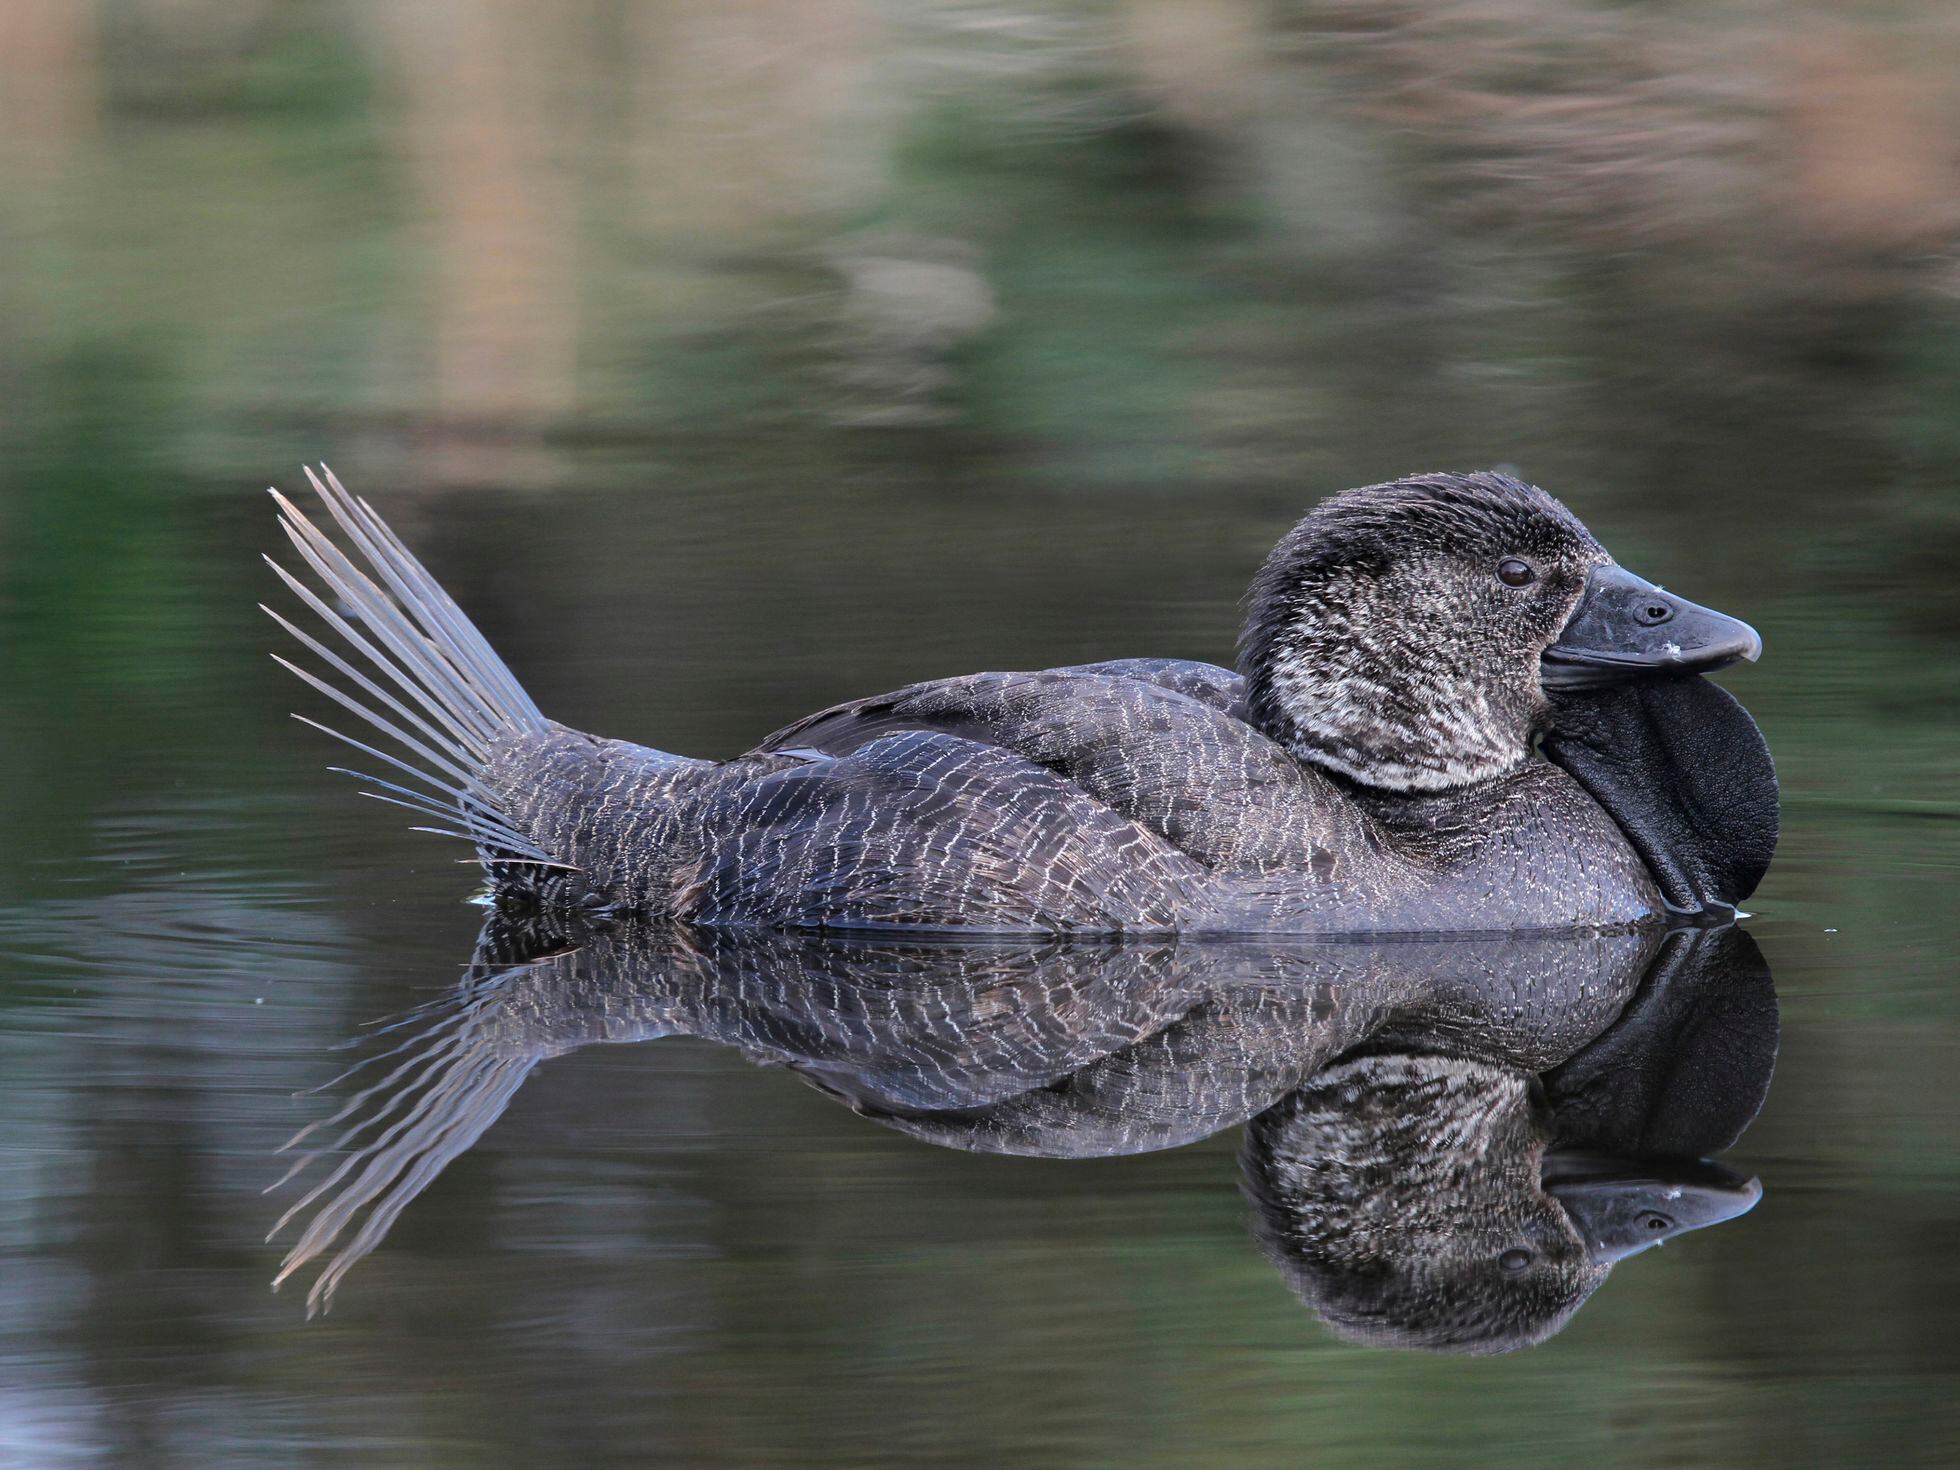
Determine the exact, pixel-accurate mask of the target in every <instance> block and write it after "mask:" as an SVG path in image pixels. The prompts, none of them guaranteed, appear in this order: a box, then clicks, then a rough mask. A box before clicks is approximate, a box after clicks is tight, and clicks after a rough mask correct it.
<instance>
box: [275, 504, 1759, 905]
mask: <svg viewBox="0 0 1960 1470" xmlns="http://www.w3.org/2000/svg"><path fill="white" fill-rule="evenodd" d="M315 484H316V487H317V488H318V489H319V491H320V494H321V496H322V498H323V500H324V502H325V504H326V505H327V508H328V509H329V511H330V512H331V514H332V515H333V517H334V519H335V520H336V521H337V522H338V524H339V525H340V527H341V529H342V532H343V533H344V536H345V538H346V539H347V540H348V541H349V542H350V543H351V547H350V551H351V554H342V553H340V552H339V551H337V550H335V548H334V545H333V543H332V542H331V541H330V540H329V538H327V537H326V536H325V535H324V534H323V533H321V532H320V531H319V530H317V529H316V528H315V527H313V526H312V525H311V523H310V522H308V521H307V520H306V518H305V517H304V516H302V515H301V514H300V513H299V512H298V511H297V510H296V509H294V508H293V507H292V506H291V505H290V504H289V503H287V502H285V501H284V500H283V499H282V500H281V506H282V508H283V509H284V511H285V514H286V525H287V530H288V534H289V535H290V536H291V537H292V539H293V542H294V544H295V546H296V547H297V548H298V549H299V550H300V552H301V554H302V556H303V557H304V558H305V560H306V561H307V562H308V564H309V565H310V566H312V568H313V569H314V571H315V572H316V573H317V574H318V575H319V576H320V578H321V580H322V581H323V582H324V583H325V584H326V585H327V587H328V589H329V590H330V591H331V592H332V593H333V594H335V595H337V597H338V598H339V599H340V600H341V602H342V603H343V604H344V605H345V606H346V607H347V608H349V609H351V615H349V613H346V612H341V611H338V610H336V609H334V608H331V607H329V606H328V605H327V604H326V602H325V601H323V600H322V599H320V598H318V597H315V596H313V595H312V594H311V593H309V592H307V590H306V589H305V587H304V585H303V584H302V583H300V582H299V581H298V580H297V579H295V578H292V577H291V576H288V577H287V580H288V582H289V583H290V584H291V585H292V586H293V587H294V588H295V589H296V590H297V591H299V592H300V593H301V595H302V596H304V597H307V598H308V599H309V604H310V605H311V606H312V607H313V609H314V611H316V612H317V613H320V614H321V615H322V616H323V617H324V618H325V619H326V620H327V622H328V625H329V626H330V627H331V628H333V629H334V630H335V631H336V632H337V633H339V634H340V635H341V636H342V637H343V638H344V639H346V640H347V641H348V643H349V644H350V645H351V646H353V648H354V650H355V652H356V654H357V655H358V659H357V662H365V663H366V664H367V665H368V667H369V668H370V669H371V670H374V671H378V673H379V674H380V675H381V676H384V678H385V685H392V686H393V688H392V689H389V688H386V687H384V683H377V682H375V681H374V680H372V679H370V678H368V677H367V676H366V675H363V674H361V673H360V672H359V669H358V668H356V667H355V665H353V664H350V663H348V662H346V661H344V660H342V659H340V658H339V657H338V656H337V655H334V654H332V653H330V652H329V651H328V650H327V649H326V648H325V647H323V646H322V645H321V644H320V643H318V642H316V641H314V640H312V639H310V638H307V637H306V635H304V634H302V633H300V632H299V630H298V629H296V628H292V625H291V624H285V625H286V626H287V627H288V628H289V629H291V630H292V631H293V632H294V633H295V634H296V635H297V636H300V637H301V638H302V639H303V640H304V641H305V642H306V643H307V644H308V646H309V647H310V648H312V649H313V650H314V651H315V652H316V653H319V654H321V655H322V656H325V657H327V658H328V659H329V662H330V663H331V665H332V667H333V668H334V669H335V670H336V671H337V672H339V673H340V674H342V675H343V677H345V678H348V679H351V680H352V681H354V683H355V688H356V692H357V693H358V694H359V695H361V696H365V698H357V697H354V696H352V695H350V694H349V693H348V692H347V691H346V689H345V688H344V687H336V686H332V685H329V684H328V683H326V682H325V681H322V680H318V679H314V678H312V677H311V676H308V675H304V674H303V675H302V677H307V678H308V679H309V682H312V683H314V684H315V686H316V687H319V688H321V689H322V690H323V691H325V692H327V693H328V694H330V695H331V696H332V697H334V698H335V699H337V700H339V701H340V702H341V703H342V704H343V705H345V706H347V707H348V708H350V709H352V710H353V711H354V712H356V713H358V714H360V715H361V716H362V718H363V719H366V720H367V721H369V723H371V724H373V725H375V726H376V727H377V728H378V729H380V730H381V731H382V732H383V733H386V734H388V735H389V736H390V737H391V738H393V739H395V740H396V741H397V742H398V743H400V744H403V745H404V748H405V749H406V750H407V751H408V753H409V755H410V756H411V757H412V759H410V760H407V761H402V760H397V759H395V758H393V757H390V756H387V755H384V754H382V753H381V752H379V751H370V753H371V754H374V755H376V756H378V757H379V758H380V759H383V760H385V761H390V762H391V763H392V764H394V765H396V766H397V767H398V768H399V769H400V770H403V771H406V772H408V773H409V774H411V775H414V776H417V777H418V778H419V779H421V780H422V781H424V782H425V783H427V784H428V785H429V786H430V787H431V788H432V792H433V794H431V793H430V792H422V793H419V794H418V793H417V792H416V791H415V790H414V789H413V788H404V787H402V786H399V785H389V786H387V788H386V789H387V791H388V792H389V793H391V795H390V797H389V798H387V799H394V800H398V801H401V802H403V803H405V804H411V805H413V806H415V807H416V808H417V809H420V810H425V811H429V812H431V813H432V814H435V815H438V816H441V817H443V818H444V820H445V823H446V825H448V826H449V827H450V828H451V829H453V830H457V831H459V832H460V833H461V834H462V835H465V836H468V837H469V838H471V839H472V840H473V841H474V842H475V843H476V844H477V847H478V850H479V852H480V854H481V855H482V857H483V859H484V861H485V863H486V865H487V866H488V868H489V871H490V873H491V875H492V879H493V882H494V885H495V888H496V890H497V893H498V895H499V897H500V899H501V900H502V901H503V902H505V903H506V904H507V905H512V906H524V905H531V906H540V907H545V908H553V907H585V908H595V909H604V910H608V911H613V912H632V913H636V914H640V915H645V916H651V917H658V918H665V919H676V920H682V921H685V922H689V923H693V924H698V925H703V926H711V927H765V928H785V929H826V930H856V929H900V930H906V929H909V930H946V931H957V932H999V933H1048V934H1127V933H1170V932H1181V933H1231V932H1292V933H1336V932H1339V933H1354V932H1374V933H1385V932H1438V931H1465V930H1467V931H1490V930H1510V929H1525V928H1545V927H1567V926H1575V925H1577V926H1595V927H1613V926H1625V925H1630V924H1637V923H1641V922H1643V921H1646V920H1648V919H1651V918H1653V917H1654V916H1656V915H1657V914H1659V913H1660V912H1662V910H1663V908H1664V907H1665V905H1664V902H1663V898H1662V894H1661V892H1660V890H1659V889H1658V888H1657V887H1656V884H1655V882H1654V879H1653V877H1652V875H1651V874H1650V871H1649V868H1648V866H1647V865H1646V864H1644V863H1643V861H1642V859H1641V857H1640V855H1639V854H1638V853H1637V852H1636V851H1635V849H1634V847H1633V846H1631V845H1630V844H1629V842H1628V841H1627V839H1626V838H1625V837H1624V836H1623V835H1622V833H1621V831H1620V829H1619V827H1618V826H1616V824H1615V822H1614V820H1613V818H1612V817H1611V816H1609V815H1608V813H1607V812H1606V811H1604V810H1602V808H1601V807H1600V805H1599V803H1598V802H1597V801H1596V800H1595V799H1594V797H1593V796H1591V795H1589V794H1588V792H1587V790H1586V789H1585V788H1584V787H1582V786H1581V785H1580V784H1579V783H1578V782H1576V781H1574V780H1573V779H1572V778H1571V777H1570V776H1568V775H1567V774H1566V773H1565V772H1564V771H1562V770H1560V769H1559V768H1558V767H1556V766H1554V765H1553V764H1551V763H1549V762H1548V761H1546V760H1544V759H1543V758H1541V757H1539V756H1537V755H1535V754H1534V753H1533V750H1532V741H1533V738H1534V735H1535V734H1536V732H1537V729H1538V728H1539V726H1540V725H1541V724H1542V722H1543V720H1544V717H1545V714H1546V712H1547V710H1548V709H1549V705H1548V703H1547V701H1546V698H1545V695H1544V693H1543V690H1542V689H1541V687H1540V682H1539V673H1538V669H1539V660H1540V656H1541V655H1542V654H1544V653H1545V651H1546V649H1547V647H1548V646H1549V645H1551V644H1552V643H1553V642H1554V640H1556V639H1558V637H1559V635H1560V629H1561V628H1562V627H1563V626H1564V625H1565V624H1566V622H1567V620H1568V618H1570V617H1571V615H1572V611H1573V608H1574V607H1575V606H1576V605H1577V604H1578V603H1579V601H1580V599H1581V597H1582V595H1583V593H1584V590H1585V588H1586V587H1587V585H1588V582H1587V578H1588V575H1589V574H1590V573H1591V572H1592V571H1594V570H1595V569H1597V568H1599V567H1600V566H1602V565H1605V564H1607V558H1606V554H1605V552H1604V551H1602V550H1601V549H1600V548H1599V546H1598V544H1597V543H1596V542H1595V541H1593V539H1592V538H1591V537H1590V536H1589V535H1587V534H1586V532H1585V530H1584V528H1583V527H1582V526H1580V525H1579V523H1578V522H1577V521H1576V520H1575V519H1574V518H1573V517H1572V516H1571V515H1570V513H1569V512H1567V511H1566V510H1564V508H1563V507H1561V506H1559V505H1558V504H1557V502H1555V501H1553V500H1552V499H1551V497H1549V496H1547V495H1546V494H1545V493H1544V492H1543V491H1541V490H1537V489H1535V488H1533V487H1530V486H1526V485H1523V484H1521V483H1519V482H1517V481H1515V480H1511V479H1508V478H1506V477H1504V476H1501V475H1494V474H1482V475H1469V476H1442V475H1435V476H1420V477H1416V478H1413V479H1410V480H1406V481H1399V482H1396V483H1394V484H1390V485H1385V486H1374V487H1369V488H1367V489H1363V490H1356V491H1349V492H1347V493H1346V494H1344V495H1341V496H1336V497H1334V498H1333V499H1332V500H1330V501H1328V502H1326V503H1325V504H1324V505H1322V506H1321V507H1320V508H1318V509H1316V510H1315V511H1314V512H1313V513H1312V514H1310V515H1309V516H1308V517H1307V518H1306V519H1305V520H1304V521H1302V522H1301V523H1300V525H1299V526H1298V527H1296V528H1295V529H1294V531H1293V532H1292V533H1290V534H1289V535H1288V536H1287V538H1286V539H1285V540H1284V541H1282V542H1281V544H1280V546H1279V547H1278V548H1277V549H1276V550H1275V551H1274V553H1273V555H1272V557H1271V558H1270V559H1269V560H1268V562H1267V564H1266V567H1265V568H1264V569H1263V570H1262V571H1261V573H1260V575H1259V578H1258V580H1257V582H1256V583H1255V584H1254V589H1253V593H1252V596H1251V599H1250V606H1249V619H1248V626H1247V630H1246V634H1245V637H1244V640H1243V650H1244V652H1243V663H1244V674H1243V675H1240V674H1234V673H1232V672H1229V671H1227V670H1224V669H1221V668H1216V667H1213V666H1210V665H1206V664H1197V663H1185V662H1179V661H1173V660H1152V659H1131V660H1123V661H1118V662H1112V663H1102V664H1090V665H1082V666H1079V667H1073V668H1063V669H1049V670H1043V671H1038V672H1032V673H991V674H976V675H971V676H968V677H965V678H957V679H948V680H940V681H935V682H932V683H927V684H921V685H915V686H913V687H911V688H908V689H903V690H899V691H896V692H894V693H891V694H887V695H882V696H879V697H877V698H874V699H868V700H860V701H856V702H854V703H850V704H846V705H840V706H838V707H836V708H834V709H831V710H827V711H824V712H822V713H820V714H817V715H813V716H811V717H809V718H808V719H805V720H802V721H799V722H797V723H796V724H794V725H792V726H790V727H788V728H787V729H785V730H783V731H780V732H778V733H777V734H776V735H774V736H772V737H770V738H769V739H767V740H765V741H763V742H762V743H761V744H760V745H758V746H757V747H756V748H755V749H754V750H753V751H750V752H749V753H747V754H745V755H742V756H738V757H736V758H735V759H733V760H728V761H720V762H711V761H700V760H691V759H687V758H684V757H680V756H675V755H670V754H667V753H666V752H662V751H658V750H654V749H651V748H649V747H644V746H638V745H632V744H628V743H626V742H622V741H616V740H604V739H600V738H598V737H595V736H590V735H586V734H583V733H581V732H578V731H574V730H570V729H567V728H565V727H563V726H560V725H557V724H555V723H552V722H550V721H548V720H546V719H545V718H544V717H543V716H542V715H541V714H540V713H539V712H538V711H537V709H536V707H535V706H534V705H533V704H531V702H530V700H529V699H528V697H526V696H525V695H524V694H523V691H522V690H521V688H519V687H518V685H517V682H516V680H515V679H514V678H513V677H512V676H511V675H510V673H509V671H508V670H507V669H506V668H505V667H504V666H503V665H502V663H501V662H500V661H498V660H497V658H496V656H495V654H494V653H492V652H491V651H490V649H489V647H488V645H487V644H485V643H484V642H483V640H482V638H481V636H480V635H479V634H477V633H476V631H475V629H474V628H473V627H471V626H470V625H469V623H468V622H467V620H466V619H465V618H464V617H463V616H462V614H461V612H460V611H459V610H457V609H456V607H455V605H454V604H453V603H452V602H450V601H449V599H448V598H447V597H446V596H445V595H444V594H442V592H441V590H440V589H439V588H438V587H437V586H436V584H435V583H434V581H433V579H431V578H430V577H429V576H428V574H427V573H426V572H425V571H424V570H423V569H422V568H421V567H420V565H419V564H418V563H416V562H415V560H414V558H413V557H412V556H410V555H409V553H408V552H407V551H406V549H404V548H403V547H402V546H401V544H400V543H399V541H397V540H396V539H395V538H394V537H393V536H392V535H391V534H390V533H389V532H388V531H387V528H386V527H385V526H384V525H383V524H382V523H381V522H380V520H379V518H378V517H376V516H375V515H374V514H373V512H372V511H371V510H369V509H368V508H367V507H366V506H365V505H364V504H362V503H360V502H356V501H355V500H353V498H352V497H350V496H348V495H347V493H346V492H345V491H344V490H342V489H341V488H340V487H339V484H338V482H337V481H334V480H332V478H331V476H329V477H328V480H327V482H326V483H325V484H321V483H320V482H319V481H317V480H316V481H315ZM1520 558H1522V559H1524V560H1523V561H1519V560H1518V559H1520ZM1526 563H1528V566H1529V570H1530V572H1531V577H1530V579H1529V585H1528V586H1525V587H1513V586H1510V585H1508V584H1506V583H1503V582H1500V580H1498V578H1497V577H1496V576H1495V575H1494V573H1493V569H1494V568H1496V567H1499V566H1503V567H1505V568H1507V570H1506V575H1507V576H1508V575H1510V569H1512V568H1513V566H1514V564H1515V565H1525V564H1526ZM282 575H284V574H282ZM1657 595H1658V594H1657ZM281 621H282V623H283V622H284V620H283V619H281ZM1751 636H1753V635H1751ZM1677 652H1678V650H1677ZM398 693H399V694H400V695H405V696H406V698H407V702H406V703H404V702H403V700H402V699H401V698H398V697H397V695H398ZM377 704H379V705H380V706H381V707H380V708H377V707H376V706H377ZM343 738H345V737H343ZM361 748H362V749H364V750H367V749H369V748H368V747H366V746H362V747H361ZM1736 896H1737V895H1715V897H1718V898H1726V899H1728V900H1729V901H1733V900H1734V898H1735V897H1736Z"/></svg>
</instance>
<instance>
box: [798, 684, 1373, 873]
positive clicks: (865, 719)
mask: <svg viewBox="0 0 1960 1470" xmlns="http://www.w3.org/2000/svg"><path fill="white" fill-rule="evenodd" d="M1242 692H1243V684H1242V681H1241V680H1240V678H1239V676H1238V675H1236V674H1233V673H1231V672H1230V671H1228V670H1226V669H1222V668H1218V667H1217V666H1215V665H1212V664H1203V663H1194V662H1187V661H1184V660H1179V659H1123V660H1118V661H1114V662H1110V663H1101V664H1080V665H1074V666H1071V667H1066V668H1056V669H1042V670H1038V671H1034V672H1028V673H986V674H969V675H967V676H965V677H964V678H957V679H939V680H934V681H932V682H930V683H924V684H914V685H911V686H910V687H908V688H905V689H899V690H895V691H893V692H892V693H889V694H881V695H875V696H873V697H871V698H869V699H859V700H854V701H852V702H850V703H848V704H840V705H837V706H835V707H833V708H831V709H827V710H822V711H820V712H818V713H817V714H814V715H810V716H808V717H807V718H805V719H802V720H799V721H797V722H796V723H795V724H793V725H789V726H787V727H785V728H784V729H782V730H779V731H778V732H777V733H776V734H774V735H772V736H771V737H770V738H769V739H768V740H767V741H765V742H764V743H763V744H762V746H761V747H760V748H759V750H760V752H787V751H792V750H802V751H809V752H811V753H813V754H822V755H827V756H843V755H848V754H850V753H851V752H854V751H857V750H859V749H861V748H863V747H864V746H865V745H868V744H870V743H871V742H873V741H876V740H879V739H881V738H883V737H886V736H889V735H893V734H896V733H899V732H931V733H934V734H939V735H945V736H953V737H957V738H959V739H962V740H967V741H971V742H973V743H975V744H978V745H983V746H993V747H997V748H999V749H1002V750H1006V751H1011V752H1012V753H1014V754H1015V755H1018V756H1020V757H1022V758H1023V759H1025V760H1028V761H1032V762H1033V763H1034V764H1036V765H1038V766H1041V767H1043V768H1045V769H1046V770H1048V771H1051V772H1053V773H1054V774H1055V775H1056V776H1058V777H1061V778H1062V779H1064V780H1066V781H1068V782H1069V783H1071V784H1072V785H1073V786H1075V787H1077V788H1078V789H1079V790H1081V791H1082V792H1084V793H1086V794H1087V795H1088V796H1090V797H1092V798H1093V799H1094V800H1096V801H1097V802H1099V803H1101V804H1102V805H1104V806H1107V807H1109V808H1110V809H1112V810H1113V811H1115V812H1116V813H1118V814H1119V815H1121V816H1123V817H1126V818H1128V819H1129V820H1130V821H1133V822H1135V823H1137V824H1138V825H1139V826H1142V827H1144V828H1146V829H1147V830H1149V831H1151V832H1154V833H1156V834H1157V835H1158V836H1160V837H1163V838H1165V839H1166V840H1167V841H1169V842H1170V843H1171V845H1172V846H1173V847H1175V848H1177V849H1178V850H1179V851H1181V852H1183V853H1186V854H1187V855H1189V856H1191V857H1193V858H1196V859H1197V860H1198V861H1199V862H1201V863H1203V864H1205V865H1206V866H1207V867H1209V868H1212V869H1214V870H1223V871H1233V872H1272V871H1281V870H1293V869H1299V868H1303V867H1307V866H1309V865H1311V864H1312V863H1313V862H1314V860H1315V857H1316V854H1321V853H1324V851H1325V844H1326V842H1327V840H1328V839H1329V837H1330V836H1332V835H1333V834H1335V833H1336V832H1338V831H1340V830H1342V829H1344V828H1345V827H1347V826H1351V825H1353V824H1354V821H1355V818H1354V814H1353V813H1352V812H1349V811H1345V810H1344V809H1343V807H1342V804H1341V802H1340V801H1339V793H1337V792H1336V791H1335V790H1334V789H1333V788H1332V786H1331V785H1330V784H1329V783H1328V782H1327V781H1326V780H1325V778H1323V777H1321V776H1319V775H1318V774H1317V773H1315V772H1313V771H1311V770H1309V769H1307V768H1306V767H1304V766H1303V765H1301V763H1300V762H1298V761H1296V760H1294V759H1293V758H1292V757H1290V756H1288V755H1287V754H1286V752H1285V751H1284V750H1282V749H1281V748H1280V747H1279V746H1278V745H1276V744H1274V743H1273V742H1272V741H1271V740H1269V739H1268V738H1267V737H1266V736H1265V735H1263V734H1261V733H1260V732H1259V731H1258V730H1256V729H1254V728H1253V727H1252V726H1251V725H1249V724H1247V723H1246V721H1245V720H1244V718H1242V716H1241V714H1240V709H1241V695H1242Z"/></svg>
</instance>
